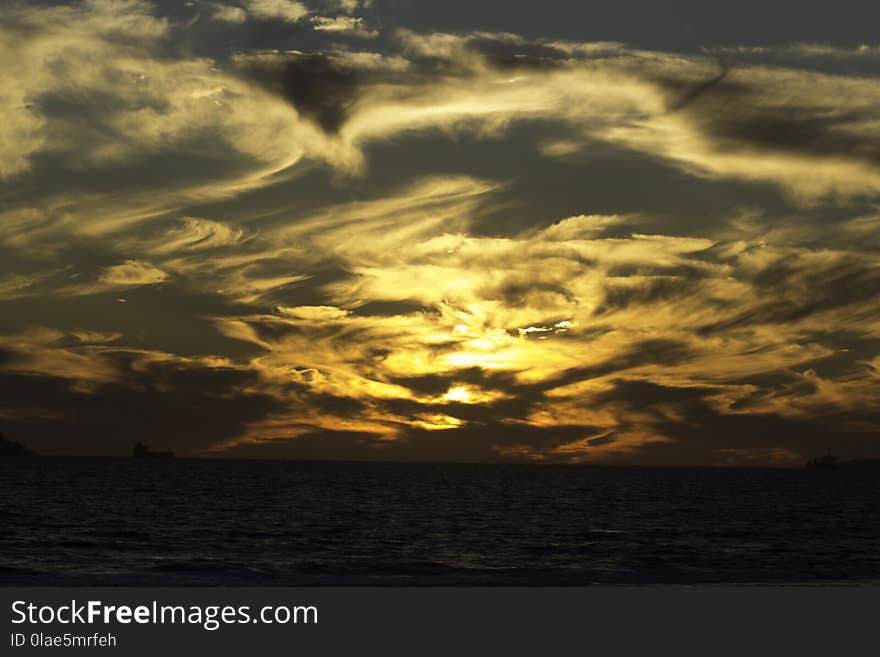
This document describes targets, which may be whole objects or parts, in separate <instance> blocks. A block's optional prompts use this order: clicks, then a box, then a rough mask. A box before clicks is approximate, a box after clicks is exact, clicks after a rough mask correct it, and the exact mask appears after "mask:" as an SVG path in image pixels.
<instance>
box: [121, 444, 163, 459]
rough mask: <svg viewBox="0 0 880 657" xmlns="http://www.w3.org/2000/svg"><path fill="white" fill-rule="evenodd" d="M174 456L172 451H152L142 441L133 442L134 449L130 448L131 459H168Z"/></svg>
mask: <svg viewBox="0 0 880 657" xmlns="http://www.w3.org/2000/svg"><path fill="white" fill-rule="evenodd" d="M172 456H174V452H154V451H153V450H151V449H150V448H149V447H147V446H146V445H144V444H143V443H140V442H139V443H135V445H134V449H132V450H131V458H133V459H170V458H171V457H172Z"/></svg>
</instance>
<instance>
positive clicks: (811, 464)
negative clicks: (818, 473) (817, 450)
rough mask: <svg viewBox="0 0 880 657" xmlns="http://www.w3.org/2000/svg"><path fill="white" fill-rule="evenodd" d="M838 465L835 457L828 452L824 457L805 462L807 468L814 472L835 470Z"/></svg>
mask: <svg viewBox="0 0 880 657" xmlns="http://www.w3.org/2000/svg"><path fill="white" fill-rule="evenodd" d="M839 465H840V463H839V462H838V460H837V457H836V456H834V455H833V454H832V453H831V452H828V453H827V454H826V455H825V456H817V457H816V458H812V459H810V460H809V461H807V467H808V468H813V469H816V470H836V469H837V468H838V466H839Z"/></svg>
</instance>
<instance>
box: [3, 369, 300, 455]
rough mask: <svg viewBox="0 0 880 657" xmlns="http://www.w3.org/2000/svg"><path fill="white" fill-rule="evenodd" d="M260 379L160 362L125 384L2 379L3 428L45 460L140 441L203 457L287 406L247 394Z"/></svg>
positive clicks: (119, 449)
mask: <svg viewBox="0 0 880 657" xmlns="http://www.w3.org/2000/svg"><path fill="white" fill-rule="evenodd" d="M127 359H128V357H122V359H121V360H127ZM120 365H123V363H122V362H120ZM126 379H127V380H126ZM254 381H255V377H254V375H253V374H252V373H249V372H243V371H240V370H232V369H224V368H213V367H211V368H209V367H198V366H193V365H187V366H180V365H176V364H174V363H158V362H157V363H147V364H144V363H140V364H139V365H138V366H137V367H136V368H134V367H129V368H128V369H126V370H124V371H123V379H122V380H121V381H120V382H118V383H98V384H95V385H91V386H86V385H85V384H83V383H81V382H76V381H71V380H70V379H67V378H61V377H52V376H36V375H29V374H14V373H0V399H2V402H0V428H2V431H4V433H6V434H8V435H10V436H15V437H16V438H20V439H21V441H22V442H24V443H26V444H28V445H29V446H30V447H32V448H33V449H35V450H36V451H37V452H39V453H44V454H110V455H117V456H119V455H126V454H128V453H130V451H131V447H132V445H133V444H134V443H135V442H137V441H143V442H145V443H148V444H150V445H151V446H153V447H156V448H171V449H174V450H175V451H176V452H177V453H178V454H179V455H182V456H186V455H192V454H198V453H200V452H203V451H204V450H206V449H208V448H210V447H212V446H216V445H219V444H221V443H222V442H224V441H225V440H231V439H233V438H237V437H238V436H239V435H240V434H241V433H243V432H244V430H245V428H246V426H247V425H249V424H250V423H253V422H256V421H259V420H262V419H264V418H265V417H267V416H268V415H269V414H272V413H277V412H280V411H281V410H282V409H283V408H284V406H283V405H282V404H281V403H280V402H279V401H278V400H277V399H275V398H273V397H270V396H268V395H265V394H260V393H252V392H246V391H245V390H243V388H246V387H247V386H248V385H249V384H252V383H253V382H254ZM218 409H222V412H219V411H218Z"/></svg>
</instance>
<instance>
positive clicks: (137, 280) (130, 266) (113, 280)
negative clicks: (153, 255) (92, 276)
mask: <svg viewBox="0 0 880 657" xmlns="http://www.w3.org/2000/svg"><path fill="white" fill-rule="evenodd" d="M167 278H168V274H166V273H165V272H164V271H162V270H161V269H157V268H156V267H153V266H152V265H149V264H147V263H145V262H138V261H136V260H127V261H126V262H124V263H122V264H121V265H114V266H113V267H107V268H106V269H104V270H103V271H102V272H101V275H100V277H99V278H98V280H99V281H100V282H101V283H104V284H105V285H112V286H114V287H134V286H136V285H155V284H156V283H162V282H163V281H165V280H166V279H167Z"/></svg>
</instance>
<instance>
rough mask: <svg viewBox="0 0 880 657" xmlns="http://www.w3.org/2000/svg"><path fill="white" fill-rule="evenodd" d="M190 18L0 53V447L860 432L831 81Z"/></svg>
mask: <svg viewBox="0 0 880 657" xmlns="http://www.w3.org/2000/svg"><path fill="white" fill-rule="evenodd" d="M208 7H209V9H210V13H211V18H207V19H205V20H202V19H200V18H198V17H194V16H191V17H190V18H189V20H183V19H179V20H178V19H171V18H163V17H162V12H161V10H159V9H157V8H156V7H153V6H152V5H149V4H146V3H140V2H123V3H111V2H101V1H96V2H91V3H86V4H81V5H74V6H52V7H49V6H40V7H24V6H22V7H15V8H13V9H11V10H10V12H9V20H7V21H4V25H3V26H2V27H0V32H2V34H0V37H2V38H0V44H2V45H0V50H2V49H3V48H5V49H6V50H7V51H8V52H7V54H8V55H10V57H4V58H2V59H0V75H2V76H3V77H4V79H5V80H8V85H7V87H6V91H5V92H4V93H5V95H4V96H3V97H2V98H0V114H2V116H3V119H4V121H2V122H0V155H2V157H0V162H2V164H0V185H2V191H3V199H4V204H3V206H2V208H0V306H2V309H0V386H5V388H4V389H5V390H8V391H9V394H10V396H9V397H8V400H7V401H5V402H4V404H3V405H2V406H0V421H2V422H5V423H12V424H14V426H15V428H16V430H18V431H24V432H26V433H27V434H28V436H35V437H37V436H38V433H39V432H38V425H39V423H40V422H43V421H45V420H46V419H47V418H49V419H50V420H51V422H50V425H49V428H48V429H47V433H46V437H45V438H39V437H37V438H36V439H37V440H40V441H42V442H41V443H40V445H41V446H43V447H45V448H47V449H49V450H50V451H61V447H62V445H63V444H64V443H63V442H62V440H63V437H64V436H65V435H66V434H65V432H69V431H75V433H76V434H77V436H80V434H83V435H82V436H81V440H82V444H83V445H84V447H83V449H86V448H88V449H89V450H96V451H102V450H103V451H107V452H113V453H123V452H125V451H127V450H128V448H129V447H130V446H129V445H128V444H126V445H125V446H120V445H119V444H118V443H116V442H114V438H113V436H112V435H111V433H112V432H110V431H109V429H108V428H107V427H108V426H109V425H110V424H112V423H118V424H119V426H125V427H126V431H127V434H126V435H132V436H142V437H143V438H144V440H146V441H147V442H155V441H154V440H151V436H150V432H157V431H159V428H160V427H161V426H166V427H170V428H169V429H168V431H167V435H168V436H169V441H174V442H176V443H177V444H178V445H180V448H181V449H182V450H186V451H187V452H188V453H208V452H210V453H219V454H223V453H232V454H240V455H258V456H259V455H282V456H283V455H287V456H310V457H315V458H331V457H334V458H386V459H387V458H405V459H414V460H430V459H444V460H446V459H459V460H499V459H500V460H549V461H566V462H568V461H594V460H604V461H612V462H639V461H644V462H669V463H672V462H688V463H698V462H699V463H749V462H770V461H774V462H779V463H789V464H790V463H795V462H797V461H798V460H799V459H802V458H803V457H804V456H806V455H809V454H810V453H812V452H813V451H816V450H817V449H819V448H822V449H824V446H823V445H824V444H825V443H827V442H829V441H833V440H834V436H835V435H837V434H839V435H840V436H841V437H840V441H841V445H842V446H845V447H846V449H848V450H850V452H851V453H856V452H857V450H858V449H861V447H860V445H862V444H863V442H864V440H866V436H869V435H870V433H871V431H874V430H875V428H876V426H877V419H878V418H877V415H876V411H874V410H873V409H874V408H876V404H877V402H878V401H880V398H878V393H877V390H878V383H880V377H878V374H877V373H878V371H880V367H878V363H877V358H876V350H877V346H878V345H880V311H878V309H877V307H876V303H874V300H875V299H876V297H877V294H878V293H880V274H878V271H880V270H878V253H880V241H878V237H877V228H878V225H880V223H878V218H877V211H876V208H875V207H874V206H875V205H876V197H877V195H878V192H880V190H878V182H880V176H878V166H880V160H878V154H877V150H876V141H877V139H876V137H877V134H876V132H877V129H878V123H877V119H876V108H877V107H878V100H880V98H878V87H877V80H876V76H875V77H872V76H870V75H860V76H856V75H851V74H849V73H848V71H847V70H846V66H848V64H847V65H846V66H844V65H834V64H833V61H846V62H849V61H850V60H851V59H853V58H854V57H855V56H854V55H853V56H850V55H846V56H844V55H843V54H841V55H839V56H838V54H837V53H836V51H834V52H832V51H829V52H827V53H825V52H818V51H816V50H815V49H812V50H811V49H808V48H800V49H798V48H791V49H789V50H788V51H786V52H787V54H785V56H784V57H785V58H786V59H785V62H787V63H786V64H785V65H784V66H779V65H776V63H778V61H782V60H777V59H774V57H782V55H777V54H774V53H770V52H763V51H761V52H758V51H754V52H752V51H750V50H748V49H746V50H742V51H740V50H736V51H729V52H728V51H727V50H725V51H724V52H722V53H721V58H722V59H721V61H719V60H718V58H717V57H715V56H714V51H711V50H710V51H709V52H710V53H713V54H710V55H709V56H704V55H681V54H675V53H663V52H648V51H643V50H636V49H633V48H628V47H627V46H625V45H623V44H619V43H613V42H601V43H572V42H560V41H554V40H540V39H538V40H535V39H527V38H524V37H522V36H519V35H516V34H506V33H496V34H492V33H485V32H474V33H470V34H442V33H427V34H425V33H415V32H412V31H407V30H400V31H397V32H394V33H384V34H381V35H377V38H376V39H374V40H372V41H370V42H366V41H363V40H362V39H361V40H358V38H357V35H356V34H353V32H363V30H365V29H366V27H365V26H370V27H373V26H375V25H380V23H375V22H373V21H371V19H370V16H369V15H366V16H360V15H355V14H356V13H358V12H359V11H360V10H361V9H363V8H364V3H356V2H349V1H347V0H346V1H345V2H330V3H323V4H321V5H320V6H318V5H317V4H316V5H311V4H310V5H308V6H306V5H302V4H300V3H294V2H249V3H242V4H241V6H240V7H239V6H235V7H233V6H228V5H223V6H221V5H217V6H214V5H208ZM181 21H183V22H181ZM218 22H219V23H222V24H218ZM312 28H314V29H312ZM343 28H344V29H343ZM182 35H185V36H188V37H191V38H190V39H188V40H185V41H180V40H179V39H178V37H180V36H182ZM279 35H280V36H279ZM291 35H295V36H296V39H294V38H293V36H291ZM264 42H266V44H267V48H266V49H264V50H257V49H255V48H254V47H252V46H253V45H254V44H255V43H256V44H258V45H260V47H262V45H263V44H264ZM233 43H235V44H243V45H241V46H240V47H238V48H237V49H236V50H232V49H231V47H230V44H233ZM366 44H369V48H367V47H366ZM294 46H295V47H297V48H301V50H285V48H291V47H294ZM276 47H277V49H275V48H276ZM13 53H14V54H15V57H12V54H13ZM859 57H862V59H864V60H869V59H870V58H871V56H870V54H869V53H868V54H864V53H862V54H860V55H859ZM817 59H822V60H823V62H825V63H823V64H822V66H818V65H816V66H813V65H809V66H807V65H803V66H802V65H797V62H798V61H800V60H804V61H805V60H810V61H813V60H817ZM828 61H832V64H828V63H827V62H828ZM835 66H837V68H835ZM860 70H861V69H860ZM707 199H708V200H707ZM732 204H735V205H736V207H731V205H732ZM119 300H124V301H125V303H120V302H119ZM4 399H7V398H4ZM187 407H191V408H193V409H196V410H195V412H194V413H192V414H190V415H187V413H186V409H187ZM77 408H79V409H82V411H81V413H82V415H81V416H80V417H85V420H84V424H83V425H82V426H83V427H86V428H85V429H82V430H79V429H77V430H75V429H74V428H73V427H75V426H76V418H77V416H76V412H75V409H77ZM218 408H222V409H224V412H223V413H217V411H216V409H218ZM227 408H228V409H229V414H230V418H231V419H230V421H229V422H228V423H227V424H224V425H223V426H221V424H223V423H222V422H221V421H220V419H218V418H221V417H222V416H223V415H224V413H226V410H227ZM126 418H128V419H126ZM163 422H164V423H165V424H164V425H163V424H162V423H163ZM4 428H6V425H4ZM84 432H85V433H88V435H85V433H84ZM835 432H837V434H836V433H835ZM162 435H166V434H165V433H163V434H162ZM78 440H79V438H78Z"/></svg>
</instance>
